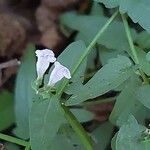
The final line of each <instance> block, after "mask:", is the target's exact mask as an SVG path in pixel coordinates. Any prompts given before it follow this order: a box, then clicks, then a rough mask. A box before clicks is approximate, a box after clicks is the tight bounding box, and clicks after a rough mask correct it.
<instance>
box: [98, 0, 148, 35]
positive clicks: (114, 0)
mask: <svg viewBox="0 0 150 150" xmlns="http://www.w3.org/2000/svg"><path fill="white" fill-rule="evenodd" d="M96 1H97V2H102V3H103V4H104V5H105V6H106V7H108V8H114V7H117V6H119V10H120V12H122V13H127V14H128V15H129V17H130V18H131V19H132V20H133V22H134V23H137V22H138V23H139V24H140V25H141V26H142V27H143V28H144V29H145V30H147V31H148V32H150V20H149V17H148V16H147V14H149V13H150V7H149V6H150V1H148V0H96Z"/></svg>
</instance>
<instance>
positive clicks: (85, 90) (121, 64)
mask: <svg viewBox="0 0 150 150" xmlns="http://www.w3.org/2000/svg"><path fill="white" fill-rule="evenodd" d="M132 74H133V68H132V63H131V61H130V59H129V58H128V57H125V56H121V55H120V56H118V57H117V58H114V59H111V60H110V61H109V63H108V64H106V65H104V66H103V67H102V68H101V69H100V70H99V71H98V72H97V73H96V74H95V75H94V76H93V77H92V79H90V80H89V81H88V82H87V83H86V84H85V85H84V86H83V87H81V89H78V90H77V91H75V93H74V95H73V96H71V98H70V99H69V100H68V101H67V103H66V104H67V105H75V104H79V103H81V102H84V101H85V100H87V99H92V98H95V97H97V96H100V95H102V94H105V93H107V92H108V91H110V90H113V89H115V88H116V87H118V86H119V85H120V84H122V83H123V82H124V81H125V80H127V79H128V78H129V77H130V76H131V75H132ZM79 88H80V87H79Z"/></svg>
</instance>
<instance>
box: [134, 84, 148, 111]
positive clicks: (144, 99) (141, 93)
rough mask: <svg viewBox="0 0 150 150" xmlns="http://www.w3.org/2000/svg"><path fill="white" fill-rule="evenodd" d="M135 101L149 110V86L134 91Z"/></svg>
mask: <svg viewBox="0 0 150 150" xmlns="http://www.w3.org/2000/svg"><path fill="white" fill-rule="evenodd" d="M136 97H137V99H138V100H139V101H140V102H141V103H142V104H143V105H144V106H145V107H147V108H149V109H150V100H149V98H150V85H143V86H141V87H139V89H138V90H137V91H136Z"/></svg>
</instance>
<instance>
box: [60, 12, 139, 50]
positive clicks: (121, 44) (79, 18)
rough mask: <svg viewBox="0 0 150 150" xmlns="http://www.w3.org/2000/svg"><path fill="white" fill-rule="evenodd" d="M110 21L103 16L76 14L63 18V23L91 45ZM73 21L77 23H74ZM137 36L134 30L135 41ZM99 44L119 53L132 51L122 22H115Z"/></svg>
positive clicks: (66, 15)
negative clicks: (77, 32)
mask: <svg viewBox="0 0 150 150" xmlns="http://www.w3.org/2000/svg"><path fill="white" fill-rule="evenodd" d="M108 19H109V18H107V17H103V16H86V15H77V14H76V13H66V14H64V15H63V16H62V17H61V22H62V23H63V24H64V25H66V26H68V27H70V28H72V29H74V30H77V31H79V34H81V35H80V37H82V40H84V41H85V42H86V43H90V42H91V41H92V39H93V38H94V37H95V35H96V34H97V32H98V31H99V30H100V29H101V28H102V27H103V25H104V24H105V23H106V21H107V20H108ZM73 20H76V21H75V22H74V21H73ZM135 35H136V33H135V31H134V30H132V37H133V39H134V38H135ZM114 37H115V38H114ZM97 43H98V44H101V45H103V46H105V47H107V48H108V49H116V50H119V51H128V50H129V49H130V48H129V44H128V41H127V38H126V34H125V30H124V26H123V24H122V22H119V21H113V22H112V23H111V24H110V25H109V27H108V28H107V30H106V31H105V32H104V33H103V36H101V38H99V39H98V41H97Z"/></svg>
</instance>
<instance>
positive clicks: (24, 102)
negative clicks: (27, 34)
mask: <svg viewBox="0 0 150 150" xmlns="http://www.w3.org/2000/svg"><path fill="white" fill-rule="evenodd" d="M35 70H36V69H35V53H34V47H33V46H32V45H29V46H28V47H27V51H26V53H25V56H24V58H23V60H22V61H21V66H20V68H19V71H18V75H17V80H16V88H15V114H16V124H17V128H16V129H15V130H14V132H15V134H16V135H17V136H19V137H21V138H24V139H27V138H29V110H30V108H31V105H32V101H33V97H34V96H35V92H34V90H33V89H32V87H31V83H32V82H33V81H34V80H35V79H36V72H35Z"/></svg>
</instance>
